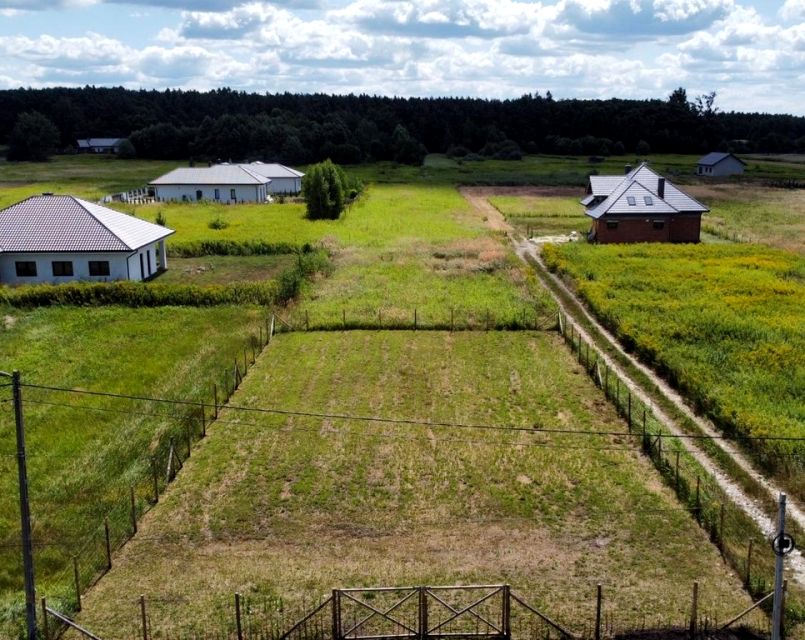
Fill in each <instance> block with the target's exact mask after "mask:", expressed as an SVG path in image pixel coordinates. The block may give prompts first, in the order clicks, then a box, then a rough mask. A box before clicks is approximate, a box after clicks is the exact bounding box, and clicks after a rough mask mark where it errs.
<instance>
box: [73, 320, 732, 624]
mask: <svg viewBox="0 0 805 640" xmlns="http://www.w3.org/2000/svg"><path fill="white" fill-rule="evenodd" d="M232 402H233V403H234V404H235V405H238V406H245V407H276V408H282V409H291V410H300V411H308V412H324V413H328V412H333V413H337V414H351V415H361V416H369V415H371V416H385V417H395V418H411V419H415V420H425V421H447V422H452V423H462V424H490V425H501V426H505V427H512V426H514V427H526V428H530V427H532V426H538V427H540V428H544V429H551V428H553V429H558V428H566V429H578V430H582V431H595V430H605V431H610V430H611V431H615V432H624V431H625V425H624V424H623V422H622V421H621V420H620V419H618V418H617V417H616V415H615V413H614V410H613V409H612V407H611V406H610V405H608V404H607V403H606V402H605V401H604V399H603V396H601V394H600V392H599V391H597V390H596V389H595V387H594V386H593V384H592V383H591V381H590V380H589V378H587V377H586V376H585V375H583V374H582V371H581V369H580V368H579V367H578V366H577V365H576V364H575V363H574V361H573V358H572V356H571V355H570V354H569V353H568V352H567V351H566V350H565V349H564V348H563V347H562V345H561V342H560V339H559V338H558V336H556V334H553V333H526V332H520V333H516V334H513V333H503V332H490V333H478V332H475V333H466V332H462V333H453V334H450V333H442V332H420V333H412V332H361V331H351V332H326V333H315V334H312V333H311V334H306V333H295V334H286V335H281V336H279V337H278V338H277V339H276V340H275V341H274V343H273V344H272V345H271V346H270V347H269V349H267V350H266V351H265V352H263V355H262V356H261V357H260V359H259V362H258V364H257V366H256V367H255V368H254V369H252V371H251V373H250V374H249V376H248V378H247V380H246V382H245V383H244V385H243V386H242V387H241V388H240V390H239V391H238V392H237V393H236V394H235V396H233V399H232ZM632 442H633V441H632ZM694 549H695V553H692V550H694ZM695 579H698V580H700V582H701V589H702V593H703V594H706V595H705V596H704V601H705V604H703V605H702V607H703V610H705V611H707V612H708V615H718V616H719V619H724V616H726V615H727V614H729V613H732V612H735V613H737V612H738V611H739V610H741V609H742V608H743V607H744V605H745V603H746V602H747V596H746V595H745V594H743V593H742V592H741V589H740V585H739V583H738V580H737V579H736V578H735V577H734V576H733V575H731V574H730V572H729V571H728V570H727V569H726V568H725V567H724V565H723V563H722V561H721V559H720V558H719V556H718V553H717V552H716V550H715V548H714V547H712V546H711V545H710V544H709V543H708V542H707V539H706V537H705V534H703V533H702V532H701V531H700V530H699V529H698V528H697V527H696V525H695V522H694V521H693V520H692V518H691V517H690V516H689V514H688V513H686V512H685V511H684V510H683V509H682V508H681V507H680V506H679V505H678V503H676V502H675V500H674V499H673V496H672V494H671V493H670V492H669V491H668V490H666V489H665V488H664V486H663V485H662V484H661V483H660V482H659V480H658V478H657V476H656V475H655V473H654V471H653V469H652V468H651V467H650V465H649V463H648V462H647V460H646V459H645V458H643V457H641V456H640V455H639V454H638V452H637V450H636V449H635V448H634V446H633V445H630V444H629V439H628V438H627V437H625V436H623V437H621V436H612V437H610V436H590V437H583V436H577V435H569V434H567V435H559V434H553V435H550V436H549V435H548V434H541V435H537V434H532V433H527V432H513V431H512V432H508V433H507V432H505V431H489V430H483V429H474V428H471V427H469V426H465V427H460V428H440V427H436V426H417V425H390V424H376V423H371V422H362V421H357V420H350V419H340V418H339V419H336V418H312V417H299V416H297V417H294V416H272V415H269V414H264V413H263V414H261V413H253V412H243V411H235V410H226V411H225V412H224V414H223V416H222V419H221V421H220V423H217V424H216V425H214V426H213V427H212V429H211V431H210V435H208V437H207V439H206V440H205V441H204V442H203V443H202V444H201V445H200V446H199V447H198V450H197V452H196V453H194V454H193V457H192V458H191V460H190V461H189V462H188V464H187V465H186V466H185V469H184V470H183V471H182V474H181V475H180V478H179V479H178V480H177V482H176V483H174V484H173V485H172V486H171V489H170V490H169V492H168V493H167V495H166V496H165V498H164V500H163V501H162V502H161V503H160V504H159V505H158V506H157V507H156V508H155V509H154V510H152V511H151V513H150V514H149V515H148V516H146V518H145V520H144V522H143V524H142V528H141V533H140V534H139V535H138V536H137V537H135V538H134V539H133V540H132V541H131V542H130V543H129V544H128V545H127V546H126V547H125V548H124V549H123V550H122V552H121V553H120V554H119V556H118V557H117V558H116V559H115V568H114V569H113V570H112V572H111V573H110V574H108V575H107V576H106V577H105V578H104V579H103V580H102V581H101V582H100V583H99V584H98V586H97V587H96V588H94V589H93V590H92V591H91V592H90V593H89V594H88V595H87V597H86V598H85V600H84V606H85V611H84V612H83V613H82V614H81V616H80V618H79V619H80V621H81V622H82V623H84V624H86V625H87V627H88V628H90V629H92V630H93V631H94V632H96V633H98V634H100V635H101V636H102V637H105V638H106V637H108V638H118V637H128V636H130V635H133V634H134V633H135V630H136V628H137V626H136V625H137V624H138V620H139V618H138V615H139V609H138V608H137V597H138V595H139V594H144V595H145V596H146V599H147V600H148V601H149V602H150V603H152V604H151V605H150V606H151V607H152V609H151V613H150V616H151V625H152V629H153V631H154V632H156V631H157V630H160V632H161V633H163V634H164V633H170V634H171V635H174V636H175V635H176V632H177V631H178V630H180V629H183V630H185V631H190V630H192V629H196V630H199V629H201V628H206V629H207V630H210V629H215V630H218V629H220V626H219V625H221V624H224V623H222V621H221V620H220V618H221V617H223V616H224V615H226V623H228V628H229V629H231V627H232V625H233V620H232V614H231V598H232V594H233V593H234V592H236V591H238V592H240V593H242V594H244V596H245V597H247V598H255V599H257V600H258V601H259V600H260V598H270V597H280V596H281V597H282V598H283V602H284V605H283V606H284V608H285V609H286V610H287V613H286V614H285V615H286V621H287V623H288V624H290V623H292V622H293V621H294V620H293V616H294V614H295V613H296V612H298V611H299V610H300V609H301V608H302V607H303V606H304V604H305V603H307V605H308V606H310V603H312V602H314V601H315V600H316V599H317V598H318V597H319V596H321V595H323V594H326V593H328V592H329V590H330V589H331V588H333V587H344V586H370V585H372V586H378V585H409V584H462V583H464V584H466V583H478V582H480V583H495V582H508V583H511V584H512V585H513V588H515V589H516V590H517V592H519V593H521V594H522V595H524V596H525V597H526V598H527V599H528V600H529V601H531V602H533V603H535V604H537V605H538V606H540V607H542V608H543V609H544V610H545V611H546V612H548V613H549V614H550V615H552V616H554V617H556V618H557V619H558V620H560V621H561V622H563V623H565V624H568V625H570V626H571V628H574V629H579V630H580V627H583V626H584V625H585V624H587V623H588V622H589V620H590V616H591V615H592V611H593V594H594V593H595V584H596V583H597V582H602V583H604V585H605V590H606V593H607V610H608V611H612V612H613V613H615V612H616V613H617V614H618V615H621V616H623V618H624V619H628V620H632V621H634V622H635V623H637V622H639V621H641V620H643V616H644V615H645V616H646V620H658V619H659V618H660V617H663V616H664V617H665V619H668V618H670V619H673V620H679V621H680V622H681V620H682V619H684V616H685V611H686V609H687V607H688V603H689V598H690V588H691V584H692V581H693V580H695ZM227 603H230V604H227ZM222 612H224V613H222ZM253 615H255V616H257V615H259V614H258V613H257V612H254V613H253Z"/></svg>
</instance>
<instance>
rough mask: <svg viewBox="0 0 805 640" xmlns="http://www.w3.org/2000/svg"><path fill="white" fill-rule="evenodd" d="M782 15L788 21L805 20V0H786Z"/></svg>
mask: <svg viewBox="0 0 805 640" xmlns="http://www.w3.org/2000/svg"><path fill="white" fill-rule="evenodd" d="M780 17H781V18H782V19H783V20H786V21H793V20H805V0H785V2H784V3H783V6H782V7H780Z"/></svg>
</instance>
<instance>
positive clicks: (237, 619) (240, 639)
mask: <svg viewBox="0 0 805 640" xmlns="http://www.w3.org/2000/svg"><path fill="white" fill-rule="evenodd" d="M235 626H236V627H237V631H238V640H243V625H242V624H241V622H240V594H239V593H236V594H235Z"/></svg>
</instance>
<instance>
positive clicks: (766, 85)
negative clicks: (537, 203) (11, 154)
mask: <svg viewBox="0 0 805 640" xmlns="http://www.w3.org/2000/svg"><path fill="white" fill-rule="evenodd" d="M85 84H94V85H115V86H118V85H122V86H125V87H129V88H135V89H136V88H141V87H142V88H158V89H162V88H167V87H172V88H187V89H210V88H215V87H221V86H229V87H233V88H237V89H243V90H246V91H258V92H277V91H292V92H328V93H350V92H352V93H360V92H365V93H372V94H384V95H401V96H436V95H459V96H480V97H488V98H507V97H517V96H519V95H522V94H523V93H533V92H537V91H539V92H541V93H543V94H544V93H545V92H546V91H551V93H553V95H554V96H555V97H560V98H563V97H582V98H609V97H621V98H654V97H666V96H667V95H668V94H670V92H671V91H672V90H673V89H674V88H676V87H678V86H684V87H686V88H687V90H688V95H689V96H691V97H692V96H696V95H699V94H702V93H706V92H709V91H716V92H717V94H718V97H717V99H716V105H717V106H718V107H719V108H720V109H721V110H723V111H730V110H737V111H766V112H774V113H780V112H785V113H794V114H797V115H805V0H767V1H762V0H541V1H530V0H290V1H287V2H266V1H263V0H246V1H244V0H0V88H14V87H20V86H24V87H29V86H30V87H43V86H55V85H69V86H72V85H75V86H83V85H85Z"/></svg>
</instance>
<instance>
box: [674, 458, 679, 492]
mask: <svg viewBox="0 0 805 640" xmlns="http://www.w3.org/2000/svg"><path fill="white" fill-rule="evenodd" d="M675 466H676V470H675V471H674V489H675V490H676V495H677V497H679V451H677V452H676V465H675Z"/></svg>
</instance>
